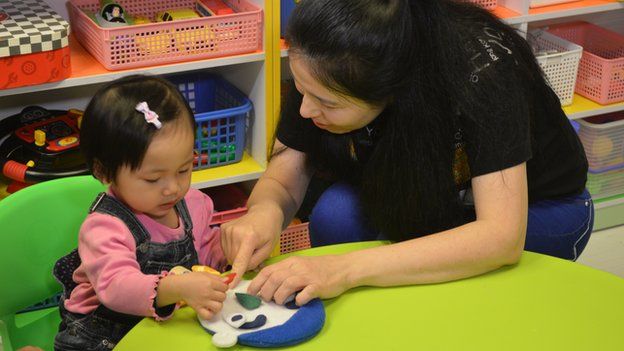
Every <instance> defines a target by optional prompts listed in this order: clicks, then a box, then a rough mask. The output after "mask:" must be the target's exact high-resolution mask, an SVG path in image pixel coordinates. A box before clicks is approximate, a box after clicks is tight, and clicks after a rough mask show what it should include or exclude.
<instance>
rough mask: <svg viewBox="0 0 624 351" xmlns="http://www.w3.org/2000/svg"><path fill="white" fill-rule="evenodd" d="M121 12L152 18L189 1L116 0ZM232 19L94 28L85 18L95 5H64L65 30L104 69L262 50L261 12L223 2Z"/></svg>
mask: <svg viewBox="0 0 624 351" xmlns="http://www.w3.org/2000/svg"><path fill="white" fill-rule="evenodd" d="M117 2H118V3H119V4H120V5H121V6H123V8H124V10H125V12H126V13H129V14H131V15H133V16H143V17H147V18H150V19H154V18H155V16H156V14H157V13H158V12H161V11H168V10H173V9H182V8H193V7H194V4H195V0H167V1H153V0H118V1H117ZM226 2H227V3H228V4H229V5H230V7H232V8H233V9H234V10H235V13H234V14H230V15H222V16H211V17H200V18H196V19H187V20H177V21H171V22H159V23H149V24H140V25H131V26H124V27H114V28H103V27H100V26H99V25H98V24H96V22H94V21H93V19H92V18H91V17H90V16H89V14H93V13H96V12H97V11H98V10H99V7H100V5H99V1H98V0H70V2H69V10H70V11H69V13H70V20H71V28H72V31H73V33H74V34H75V36H76V38H77V39H78V40H79V41H80V43H81V44H82V45H83V46H84V47H85V48H86V49H87V50H88V51H89V52H90V53H91V55H93V56H94V57H95V58H96V59H97V60H98V61H99V62H100V63H101V64H102V65H103V66H104V67H105V68H106V69H108V70H118V69H127V68H135V67H144V66H150V65H159V64H165V63H173V62H181V61H191V60H197V59H206V58H212V57H220V56H228V55H234V54H241V53H245V52H254V51H257V50H260V49H262V10H261V9H260V8H258V7H257V6H255V5H254V4H252V3H251V2H250V1H248V0H226Z"/></svg>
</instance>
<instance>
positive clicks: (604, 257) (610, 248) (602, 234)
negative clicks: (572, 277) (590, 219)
mask: <svg viewBox="0 0 624 351" xmlns="http://www.w3.org/2000/svg"><path fill="white" fill-rule="evenodd" d="M577 262H579V263H581V264H584V265H587V266H590V267H594V268H598V269H600V270H603V271H607V272H611V273H613V274H615V275H618V276H620V277H622V278H624V225H623V226H619V227H613V228H609V229H605V230H601V231H598V232H594V233H592V236H591V238H590V239H589V243H588V244H587V247H586V248H585V251H583V253H582V254H581V257H579V259H578V260H577Z"/></svg>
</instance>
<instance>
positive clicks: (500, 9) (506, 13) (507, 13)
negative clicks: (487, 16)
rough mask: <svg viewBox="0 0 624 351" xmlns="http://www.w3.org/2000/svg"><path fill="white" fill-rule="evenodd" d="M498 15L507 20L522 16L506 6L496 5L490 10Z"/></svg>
mask: <svg viewBox="0 0 624 351" xmlns="http://www.w3.org/2000/svg"><path fill="white" fill-rule="evenodd" d="M490 12H492V13H493V14H494V15H495V16H496V17H498V18H501V19H503V20H505V21H507V20H511V19H513V18H516V17H518V16H520V13H518V12H516V11H513V10H510V9H508V8H506V7H504V6H496V7H495V8H494V9H493V10H490Z"/></svg>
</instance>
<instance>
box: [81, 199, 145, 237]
mask: <svg viewBox="0 0 624 351" xmlns="http://www.w3.org/2000/svg"><path fill="white" fill-rule="evenodd" d="M93 212H99V213H104V214H109V215H111V216H114V217H117V218H119V219H121V220H122V221H123V222H124V223H125V224H126V226H127V227H128V229H129V230H130V233H132V236H133V237H134V241H135V242H136V245H137V247H138V246H139V245H141V243H143V242H146V241H149V240H150V238H151V237H150V235H149V233H148V232H147V230H146V229H145V227H144V226H143V224H141V222H140V221H139V220H138V219H137V218H136V216H135V215H134V213H132V211H131V210H130V209H129V208H128V206H126V205H124V204H123V203H122V202H121V201H119V200H117V199H115V198H114V197H112V196H109V195H107V194H106V193H104V192H102V193H100V194H99V195H98V196H97V198H96V199H95V201H93V204H92V205H91V207H89V213H93Z"/></svg>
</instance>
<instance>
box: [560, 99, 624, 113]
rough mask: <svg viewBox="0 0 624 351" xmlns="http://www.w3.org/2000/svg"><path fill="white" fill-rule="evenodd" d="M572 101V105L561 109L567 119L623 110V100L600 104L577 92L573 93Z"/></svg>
mask: <svg viewBox="0 0 624 351" xmlns="http://www.w3.org/2000/svg"><path fill="white" fill-rule="evenodd" d="M573 101H574V102H573V103H572V105H570V106H564V107H563V111H564V112H565V113H566V115H568V118H569V119H579V118H585V117H590V116H595V115H601V114H604V113H610V112H617V111H623V110H624V101H623V102H618V103H615V104H610V105H600V104H598V103H596V102H593V101H591V100H589V99H587V98H584V97H582V96H580V95H578V94H574V100H573Z"/></svg>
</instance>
